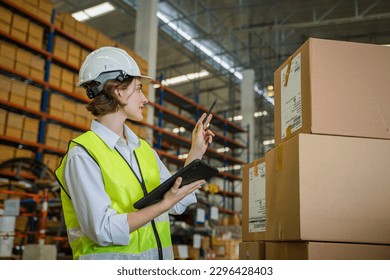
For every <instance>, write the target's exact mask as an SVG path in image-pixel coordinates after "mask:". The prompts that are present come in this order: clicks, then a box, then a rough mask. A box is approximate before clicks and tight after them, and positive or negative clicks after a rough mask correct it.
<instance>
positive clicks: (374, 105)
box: [242, 39, 390, 259]
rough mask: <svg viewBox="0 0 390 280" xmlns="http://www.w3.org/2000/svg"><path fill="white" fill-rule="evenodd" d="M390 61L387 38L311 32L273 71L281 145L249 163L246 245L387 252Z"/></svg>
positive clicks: (271, 251) (277, 254) (339, 253)
mask: <svg viewBox="0 0 390 280" xmlns="http://www.w3.org/2000/svg"><path fill="white" fill-rule="evenodd" d="M385 61H390V49H388V48H386V47H383V46H377V45H371V44H361V43H350V42H340V41H332V40H321V39H309V40H308V41H307V42H306V43H304V44H303V45H302V46H301V47H300V48H299V49H298V50H297V51H296V52H295V53H294V54H293V55H292V56H291V57H290V58H289V59H288V60H287V61H286V62H285V63H283V64H282V65H281V66H280V67H279V68H278V69H277V70H276V71H275V77H274V80H275V85H274V89H275V125H274V127H275V146H276V147H275V148H273V149H272V150H270V151H268V152H267V153H266V154H265V157H263V158H261V159H258V160H257V161H254V162H252V163H250V164H248V165H247V166H245V168H244V169H243V197H245V198H246V199H247V201H248V203H245V202H243V205H248V207H247V209H246V210H245V211H244V210H243V241H244V242H243V243H245V242H253V241H257V242H260V243H261V244H262V249H263V251H264V252H265V255H264V256H265V258H266V259H390V238H389V237H390V224H389V223H388V221H389V220H390V216H389V213H390V205H389V204H388V201H389V199H390V175H389V172H388V166H390V127H389V124H390V111H389V110H388V108H389V107H390V98H389V95H388V89H389V88H390V81H389V79H388V78H387V73H389V72H390V65H389V64H388V63H385ZM264 170H265V172H263V171H264ZM261 175H262V177H261ZM253 194H257V199H256V196H253ZM251 207H252V208H251ZM254 210H255V211H254ZM256 211H257V212H256ZM245 212H246V213H247V214H246V216H245V219H244V213H245ZM263 220H264V221H265V223H264V224H263V223H262V221H263ZM256 224H257V225H258V227H256V226H254V225H256ZM245 233H246V234H245ZM242 247H243V248H247V246H245V244H243V245H242ZM243 255H245V254H243ZM246 255H248V254H246Z"/></svg>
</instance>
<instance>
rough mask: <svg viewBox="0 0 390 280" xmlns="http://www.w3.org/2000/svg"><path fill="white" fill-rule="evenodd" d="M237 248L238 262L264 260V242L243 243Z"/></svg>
mask: <svg viewBox="0 0 390 280" xmlns="http://www.w3.org/2000/svg"><path fill="white" fill-rule="evenodd" d="M238 246H239V255H238V258H239V259H240V260H265V242H264V241H244V242H240V244H239V245H238Z"/></svg>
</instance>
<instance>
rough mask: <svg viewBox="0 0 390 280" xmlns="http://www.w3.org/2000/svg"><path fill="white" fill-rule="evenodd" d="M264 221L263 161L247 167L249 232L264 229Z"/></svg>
mask: <svg viewBox="0 0 390 280" xmlns="http://www.w3.org/2000/svg"><path fill="white" fill-rule="evenodd" d="M255 168H256V169H257V170H255ZM265 223H266V219H265V162H263V163H260V164H258V165H255V166H254V167H251V168H250V169H249V232H260V231H265Z"/></svg>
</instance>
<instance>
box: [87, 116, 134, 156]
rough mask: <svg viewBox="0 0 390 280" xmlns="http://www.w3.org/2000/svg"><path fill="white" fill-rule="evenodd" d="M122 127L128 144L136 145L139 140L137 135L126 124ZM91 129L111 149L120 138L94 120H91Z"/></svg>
mask: <svg viewBox="0 0 390 280" xmlns="http://www.w3.org/2000/svg"><path fill="white" fill-rule="evenodd" d="M124 128H125V130H124V133H125V136H126V138H127V140H128V141H129V145H132V146H133V145H134V146H135V147H138V146H139V145H140V142H139V139H138V137H137V135H135V133H134V132H133V131H132V130H131V129H130V128H128V127H127V126H126V125H124ZM91 130H92V131H93V132H95V133H96V134H97V135H98V136H99V137H100V138H101V139H102V140H103V141H104V143H106V145H107V146H108V147H109V148H110V149H111V150H112V149H114V148H115V145H116V144H117V143H118V141H120V139H121V138H120V136H119V135H118V134H116V133H115V132H113V131H112V130H111V129H109V128H108V127H106V126H105V125H103V124H101V123H99V122H98V121H96V120H93V121H92V124H91Z"/></svg>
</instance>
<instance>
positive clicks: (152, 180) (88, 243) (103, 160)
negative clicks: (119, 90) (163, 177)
mask: <svg viewBox="0 0 390 280" xmlns="http://www.w3.org/2000/svg"><path fill="white" fill-rule="evenodd" d="M140 140H141V145H140V147H138V148H136V149H135V154H136V157H137V160H138V164H139V169H140V171H141V174H142V177H143V179H144V185H145V186H146V189H147V192H150V191H151V190H153V189H154V188H155V187H156V186H158V185H159V183H160V174H159V170H158V165H157V161H156V158H155V156H154V154H153V150H152V148H151V147H150V146H149V144H148V143H147V142H146V141H144V140H142V139H140ZM74 145H80V146H82V147H84V149H86V151H87V152H88V153H89V155H90V156H91V157H92V158H93V159H94V160H95V161H96V163H97V164H98V165H99V167H100V170H101V173H102V176H103V181H104V186H105V190H106V192H107V194H108V195H109V197H110V198H111V207H112V208H113V209H115V210H116V211H117V213H118V214H122V213H129V212H135V211H137V210H136V209H135V208H134V207H133V203H134V202H136V201H137V200H138V199H140V198H141V197H142V196H143V195H144V194H143V191H142V186H141V184H140V182H139V181H138V179H137V177H136V175H135V174H134V173H133V171H132V170H131V168H130V166H129V165H128V164H127V162H126V160H125V159H124V158H122V156H121V155H120V153H119V152H118V151H117V150H115V149H112V150H111V149H110V148H109V147H108V146H107V145H106V143H105V142H104V141H103V140H101V139H100V137H99V136H98V135H96V134H95V133H94V132H92V131H88V132H86V133H84V134H82V135H80V136H79V137H77V138H75V139H74V140H73V141H72V142H71V143H70V145H69V149H71V148H72V147H73V146H74ZM66 160H67V155H65V156H64V158H63V159H62V161H61V164H60V166H59V167H58V169H57V170H56V171H55V173H56V177H57V179H58V181H59V182H60V184H61V187H62V188H61V200H62V207H63V211H64V217H65V224H66V227H67V233H68V237H69V244H70V246H71V248H72V252H73V258H74V259H158V256H159V254H158V251H159V250H160V252H161V251H162V255H163V259H173V251H172V242H171V233H170V223H169V216H168V214H167V213H165V214H163V215H161V216H159V217H157V218H156V219H155V220H154V222H152V223H154V224H155V225H153V224H152V223H148V224H146V225H145V226H143V227H141V228H139V229H138V230H136V231H133V232H132V233H131V234H130V243H129V244H128V245H127V246H122V245H110V246H100V245H98V244H96V243H95V242H94V241H93V240H91V239H90V238H89V237H88V236H86V235H85V234H83V233H82V231H81V229H80V225H79V223H78V220H77V217H76V212H75V210H74V207H73V204H72V201H71V198H70V196H69V194H68V193H69V192H68V188H67V186H66V182H65V179H64V178H65V177H64V170H65V163H66ZM84 187H88V186H84ZM153 227H155V228H154V229H153ZM156 231H157V233H158V236H156ZM158 239H159V240H160V242H157V240H158ZM159 243H160V245H159Z"/></svg>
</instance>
